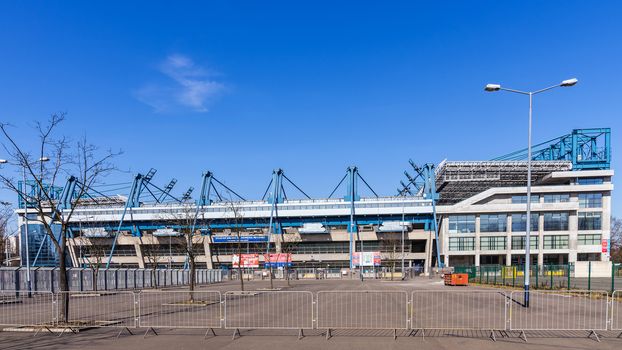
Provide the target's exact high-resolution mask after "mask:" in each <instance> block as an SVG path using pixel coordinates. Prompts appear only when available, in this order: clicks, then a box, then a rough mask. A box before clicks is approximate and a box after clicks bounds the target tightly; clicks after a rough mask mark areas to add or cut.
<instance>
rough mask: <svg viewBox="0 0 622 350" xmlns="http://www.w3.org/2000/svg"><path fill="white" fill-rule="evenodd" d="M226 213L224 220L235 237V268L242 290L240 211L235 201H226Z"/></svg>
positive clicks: (241, 218)
mask: <svg viewBox="0 0 622 350" xmlns="http://www.w3.org/2000/svg"><path fill="white" fill-rule="evenodd" d="M227 214H228V215H227V219H226V220H227V221H228V222H229V226H230V227H231V233H232V234H233V235H234V236H235V237H236V253H237V256H238V264H237V265H238V266H237V270H238V276H239V278H240V290H241V291H244V275H243V274H244V271H243V268H242V233H243V228H242V220H243V217H242V212H241V210H240V207H239V205H238V204H237V203H235V202H233V201H232V200H229V201H227ZM232 265H233V264H232ZM232 267H233V266H232Z"/></svg>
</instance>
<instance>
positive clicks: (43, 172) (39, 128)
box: [0, 113, 120, 321]
mask: <svg viewBox="0 0 622 350" xmlns="http://www.w3.org/2000/svg"><path fill="white" fill-rule="evenodd" d="M64 119H65V114H64V113H60V114H52V115H51V116H50V118H49V120H48V121H47V122H46V123H40V122H36V123H35V126H34V129H35V132H36V134H37V136H38V139H39V140H38V142H36V143H35V144H34V146H33V147H32V148H31V147H30V145H32V143H29V141H28V140H24V141H22V139H20V138H18V137H16V136H14V135H13V134H12V132H11V125H9V124H7V123H0V135H2V136H3V138H4V140H3V142H2V144H3V147H4V150H5V152H6V153H7V155H8V157H7V158H8V163H10V164H13V165H16V166H17V167H19V168H20V169H23V171H24V173H25V174H24V177H27V178H28V179H29V180H30V181H31V183H32V184H33V185H34V188H35V192H34V193H31V192H30V191H27V190H26V187H27V186H26V185H25V184H24V186H19V185H18V182H17V181H16V179H15V178H13V177H12V176H9V175H5V174H6V173H2V174H0V182H1V183H2V185H3V186H4V187H5V188H7V189H9V190H10V191H12V192H14V193H16V194H17V195H18V197H19V198H20V200H21V202H22V203H23V204H24V205H25V206H27V207H28V209H32V210H33V211H34V213H35V214H36V217H34V218H33V219H30V218H29V220H32V221H34V222H37V223H39V224H40V225H41V226H42V228H43V232H44V233H45V234H46V235H47V236H48V238H49V239H50V241H51V242H52V244H53V246H54V248H55V251H56V253H57V256H58V268H59V275H60V276H59V289H60V290H61V291H68V290H69V283H68V279H67V260H68V259H67V237H68V236H69V228H70V221H71V218H72V216H73V214H74V210H75V208H76V207H78V206H80V205H81V203H82V201H84V200H85V199H86V197H87V196H86V194H87V193H88V189H89V188H91V186H94V185H96V184H98V183H99V181H100V180H101V178H102V177H104V176H106V175H107V174H108V173H110V172H111V171H113V170H115V167H114V165H113V164H112V163H111V161H112V160H113V158H114V157H115V156H117V155H119V154H120V152H112V151H110V150H108V151H100V150H99V149H98V148H97V147H96V146H94V145H92V144H90V143H88V142H87V140H86V137H83V138H81V139H79V140H78V141H77V142H72V141H71V140H69V139H68V138H67V137H64V136H60V137H56V136H55V132H56V130H57V129H58V128H59V125H60V124H61V123H62V122H63V121H64ZM44 160H49V161H45V162H44ZM69 175H72V176H75V179H76V180H77V182H78V183H80V184H81V185H80V186H76V190H75V193H74V195H73V196H72V197H71V198H70V202H71V203H70V205H69V207H68V208H63V207H61V206H60V205H59V201H58V198H57V193H56V192H55V191H56V189H57V188H58V185H59V181H62V180H61V179H60V177H61V176H69ZM55 227H58V228H60V234H59V235H58V236H57V235H56V234H55V233H54V231H55V230H54V228H55ZM64 296H65V297H64V298H61V300H60V307H61V310H62V312H61V313H60V317H61V319H60V321H65V320H67V316H68V315H69V303H68V295H67V293H64Z"/></svg>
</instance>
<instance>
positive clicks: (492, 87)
mask: <svg viewBox="0 0 622 350" xmlns="http://www.w3.org/2000/svg"><path fill="white" fill-rule="evenodd" d="M578 82H579V80H577V78H572V79H566V80H564V81H562V82H561V83H559V84H556V85H552V86H549V87H546V88H544V89H540V90H536V91H521V90H515V89H508V88H504V87H502V86H501V85H500V84H487V85H486V87H485V88H484V90H485V91H488V92H495V91H500V90H502V91H508V92H514V93H517V94H521V95H527V96H529V128H528V138H527V140H528V141H527V218H526V220H527V223H526V225H525V226H526V228H525V234H526V235H525V271H524V276H525V283H524V285H525V307H529V277H530V276H529V274H530V263H531V241H530V238H531V124H532V123H531V120H532V114H533V112H532V111H533V96H534V95H537V94H539V93H541V92H545V91H548V90H551V89H554V88H557V87H570V86H574V85H576V84H577V83H578Z"/></svg>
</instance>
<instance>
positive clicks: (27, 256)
mask: <svg viewBox="0 0 622 350" xmlns="http://www.w3.org/2000/svg"><path fill="white" fill-rule="evenodd" d="M49 160H50V158H48V157H41V158H39V163H41V177H43V163H44V162H47V161H49ZM0 164H9V161H7V160H6V159H0ZM22 186H23V187H22V189H20V191H23V192H22V196H21V197H22V199H23V201H24V239H25V240H26V242H25V243H26V284H27V285H28V286H27V288H28V297H29V298H30V297H32V282H31V280H30V242H29V240H30V239H29V234H28V195H27V194H26V192H27V187H26V166H25V165H23V164H22ZM61 258H62V257H61Z"/></svg>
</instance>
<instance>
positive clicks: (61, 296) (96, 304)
mask: <svg viewBox="0 0 622 350" xmlns="http://www.w3.org/2000/svg"><path fill="white" fill-rule="evenodd" d="M55 296H56V322H57V326H60V327H62V328H63V329H66V330H69V331H73V329H78V328H121V330H123V329H126V330H128V331H129V332H130V333H131V331H130V328H136V326H137V314H136V311H137V299H136V294H135V293H134V292H130V291H117V292H104V291H102V292H58V293H56V294H55ZM119 334H120V333H119Z"/></svg>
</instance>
